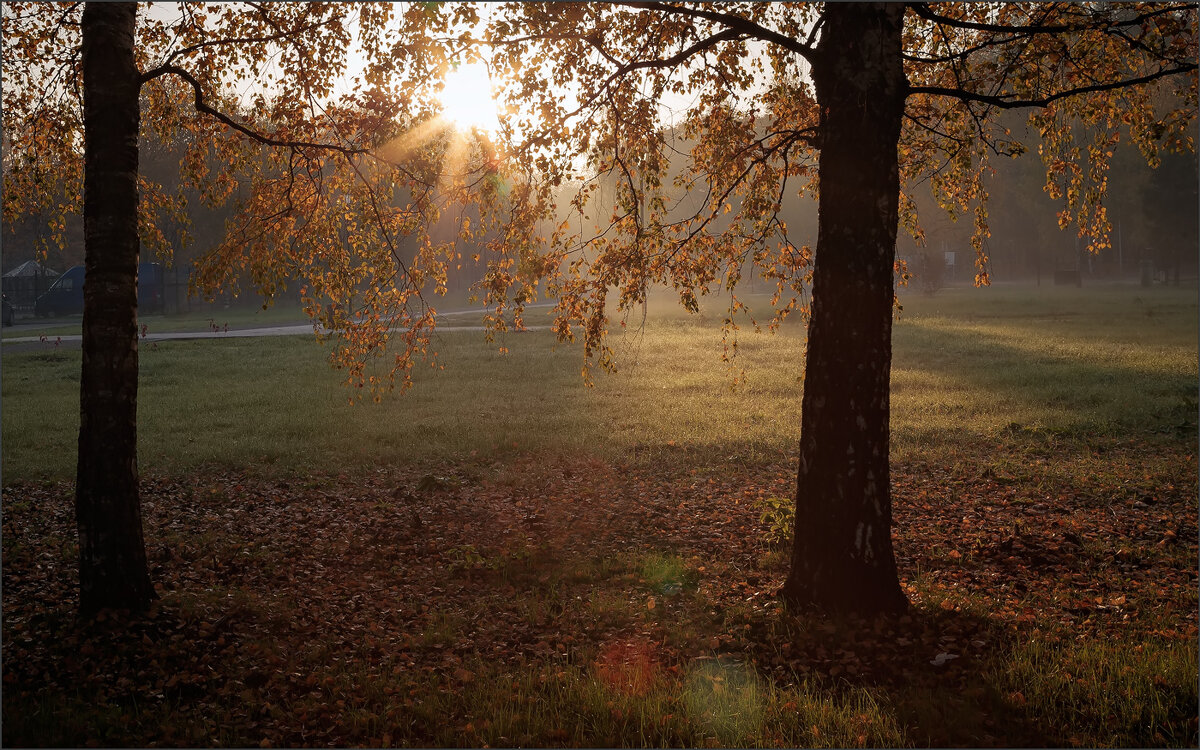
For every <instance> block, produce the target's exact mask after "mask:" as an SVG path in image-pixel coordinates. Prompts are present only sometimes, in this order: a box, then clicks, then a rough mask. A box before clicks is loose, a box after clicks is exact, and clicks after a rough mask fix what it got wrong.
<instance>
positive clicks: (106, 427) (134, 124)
mask: <svg viewBox="0 0 1200 750" xmlns="http://www.w3.org/2000/svg"><path fill="white" fill-rule="evenodd" d="M136 17H137V10H136V5H135V4H134V3H103V2H89V3H88V4H87V5H86V7H85V8H84V11H83V20H82V29H81V30H82V36H83V49H82V54H83V127H84V138H83V143H84V187H83V190H84V197H83V222H84V256H85V261H84V262H85V268H86V272H85V280H84V285H83V372H82V378H81V382H80V389H79V390H80V405H79V416H80V420H79V459H78V466H77V473H76V479H75V517H76V523H77V525H78V531H79V610H80V613H81V614H84V615H87V614H91V613H94V612H95V611H97V610H99V609H101V608H106V607H107V608H114V609H131V610H139V609H144V608H145V607H146V606H147V605H149V603H150V602H151V601H152V600H153V599H154V589H153V587H152V586H151V585H150V575H149V571H148V569H147V566H146V549H145V543H144V541H143V538H142V512H141V501H140V498H139V496H138V472H137V386H138V346H137V268H138V233H137V210H138V188H137V175H138V121H139V118H140V111H139V103H138V91H139V88H140V84H139V80H138V77H139V72H138V69H137V64H136V62H135V60H134V48H133V45H134V25H135V23H136Z"/></svg>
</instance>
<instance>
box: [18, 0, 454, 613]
mask: <svg viewBox="0 0 1200 750" xmlns="http://www.w3.org/2000/svg"><path fill="white" fill-rule="evenodd" d="M392 12H393V6H391V5H388V4H377V5H343V4H338V3H332V4H325V5H310V4H304V5H293V4H269V3H267V4H255V3H251V4H248V5H238V6H234V5H216V6H212V5H192V4H179V5H161V4H160V5H152V6H148V7H143V8H142V9H140V10H138V9H137V8H135V6H134V5H133V4H109V3H87V4H81V3H74V4H61V5H50V4H41V3H6V4H5V5H4V7H3V32H4V45H5V78H4V83H3V97H4V114H3V117H4V133H5V138H6V145H7V146H8V148H6V149H5V153H4V214H5V220H6V223H10V222H12V221H14V220H15V219H17V217H20V216H29V215H32V214H41V215H43V216H49V217H50V222H51V226H52V227H59V228H60V229H59V231H58V232H57V233H56V234H55V235H54V236H53V238H54V239H58V240H59V241H61V240H62V238H63V232H62V229H61V227H64V226H65V225H66V219H65V218H64V217H66V216H68V215H70V214H72V213H77V212H79V211H80V210H82V213H83V215H84V226H85V229H84V245H85V252H84V254H85V263H86V268H87V275H86V283H85V286H84V292H85V297H84V318H83V366H82V378H81V385H80V433H79V463H78V466H79V468H78V475H77V481H76V517H77V520H78V526H79V548H80V558H79V563H80V609H81V611H82V612H84V613H89V612H93V611H95V610H98V609H100V608H103V607H120V608H132V609H138V608H142V607H144V606H146V605H147V604H148V603H149V601H150V600H151V599H152V597H153V589H152V587H151V584H150V581H149V577H148V575H147V572H146V561H145V553H144V544H143V541H142V530H141V512H140V503H139V496H138V469H137V440H136V435H137V353H138V349H137V308H136V305H137V294H136V290H137V264H138V259H139V245H143V246H146V247H148V248H150V249H152V250H154V251H155V252H157V253H159V254H160V255H166V256H169V255H170V254H171V252H172V251H173V250H174V246H175V245H176V244H177V243H178V242H180V241H181V240H186V238H187V234H188V232H187V231H186V230H187V227H186V224H187V217H188V210H187V207H188V204H189V200H195V198H196V197H199V199H200V201H201V202H203V203H204V204H206V205H208V206H209V207H217V206H220V205H222V204H224V203H226V202H230V203H231V204H232V207H233V217H232V219H231V220H230V224H229V231H228V232H227V233H226V234H225V235H224V240H223V241H222V242H221V243H220V244H219V245H218V246H217V247H216V248H215V249H214V250H213V251H212V252H210V253H208V254H207V255H206V256H205V259H204V262H203V264H202V268H201V269H200V273H199V275H198V276H197V277H196V278H197V283H198V286H199V288H201V289H203V290H209V291H211V290H212V289H215V288H217V287H218V286H220V285H225V286H227V287H233V288H234V289H235V290H236V289H237V288H238V286H239V283H241V284H245V285H248V286H250V287H251V288H254V289H256V290H257V291H258V292H260V293H262V294H263V295H264V297H265V298H266V299H267V303H268V304H269V303H270V300H271V299H272V298H273V297H274V295H276V294H278V293H279V292H281V291H282V290H283V289H284V288H285V287H286V284H287V282H288V280H290V279H299V280H300V283H301V294H302V296H303V299H304V301H305V306H306V309H307V311H308V312H309V313H310V314H311V315H312V316H313V317H314V319H316V320H319V321H320V322H322V323H324V324H325V325H326V326H328V327H329V328H331V329H334V330H336V331H337V334H336V335H335V336H334V342H335V346H334V348H333V353H332V355H331V358H332V360H333V361H334V363H335V364H338V365H342V366H346V367H348V368H349V380H350V382H351V383H352V384H354V385H357V386H358V387H360V388H361V387H363V385H364V383H365V382H371V383H373V384H374V385H376V386H377V387H378V388H386V387H389V386H390V385H391V384H392V383H393V382H396V376H397V375H399V382H400V383H402V384H407V382H408V380H407V376H408V372H409V370H410V369H411V367H412V366H413V360H414V358H418V357H419V356H420V355H422V354H424V353H425V352H426V347H427V342H428V330H429V328H430V327H431V325H432V322H433V317H434V314H435V311H434V310H433V309H432V308H431V307H429V306H428V305H427V304H426V303H425V301H424V297H423V295H422V292H423V291H424V292H428V291H433V290H436V289H438V288H444V283H445V277H446V266H447V257H448V256H447V252H448V251H447V250H446V248H445V247H444V246H441V245H437V244H435V243H433V242H432V241H430V239H429V235H428V232H427V231H426V229H427V227H428V226H429V225H430V224H431V223H434V222H436V221H437V220H438V218H439V216H440V214H441V212H442V210H443V208H444V207H445V206H447V205H449V202H451V201H452V200H453V191H452V190H447V189H440V190H438V189H437V187H438V184H439V182H440V181H441V177H440V172H439V170H440V168H441V164H442V162H443V161H444V158H443V157H445V155H446V154H447V153H448V137H447V135H446V132H445V131H446V129H445V126H444V124H440V123H439V122H438V121H437V120H436V119H435V114H436V112H435V108H436V103H435V100H433V99H428V98H427V99H424V100H422V99H420V98H417V97H414V96H412V95H410V93H408V92H410V91H412V90H414V87H413V86H411V82H410V81H408V80H407V79H406V74H405V70H406V68H405V63H406V59H407V58H408V57H409V56H411V55H416V54H420V44H419V41H418V42H413V43H409V44H407V46H406V45H404V44H401V43H400V41H399V40H398V39H397V38H396V37H395V35H394V34H393V33H392V31H389V29H390V28H394V26H395V24H394V23H392V20H393V18H392ZM407 12H410V13H418V14H420V13H424V12H425V9H423V8H422V7H420V6H414V7H410V8H408V11H407ZM148 136H152V137H151V138H149V141H150V142H152V143H156V144H169V145H170V146H171V147H172V148H173V149H176V150H177V153H178V160H177V166H176V170H175V173H177V177H175V175H172V176H173V177H175V179H172V180H171V181H170V183H171V184H169V185H166V186H164V184H163V183H161V182H156V181H154V180H153V179H151V178H150V176H148V175H146V174H139V169H138V154H139V142H140V141H141V140H146V139H147V137H148ZM398 136H403V137H399V138H398ZM160 174H161V171H160ZM168 224H170V226H168ZM171 234H173V235H174V237H171V236H168V235H171ZM402 238H407V243H406V244H405V245H404V247H406V248H408V250H406V251H405V252H402V251H401V245H402V243H401V239H402ZM363 290H366V291H365V292H364V291H363ZM391 328H398V329H400V332H401V333H400V334H399V335H398V337H397V338H398V340H399V344H398V345H397V346H393V347H392V349H391V350H390V351H388V352H387V354H388V357H389V361H388V362H387V364H386V367H384V369H383V370H382V372H381V373H379V374H376V373H374V372H372V371H370V370H369V369H368V363H369V362H371V361H372V359H373V358H375V357H378V356H379V355H381V354H382V353H383V352H384V351H385V350H386V349H387V343H388V341H389V338H390V336H391V334H390V333H389V329H391Z"/></svg>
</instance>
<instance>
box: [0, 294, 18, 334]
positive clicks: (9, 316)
mask: <svg viewBox="0 0 1200 750" xmlns="http://www.w3.org/2000/svg"><path fill="white" fill-rule="evenodd" d="M2 296H3V297H4V300H3V303H2V304H0V308H2V309H3V320H2V324H3V325H6V326H10V325H12V324H13V318H15V317H16V315H15V311H14V310H13V306H12V303H11V302H9V301H8V295H7V294H5V295H2Z"/></svg>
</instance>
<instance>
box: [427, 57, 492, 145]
mask: <svg viewBox="0 0 1200 750" xmlns="http://www.w3.org/2000/svg"><path fill="white" fill-rule="evenodd" d="M441 100H442V117H444V118H445V119H446V120H447V121H448V122H450V123H451V124H453V125H454V126H455V127H456V128H457V129H459V130H462V131H469V130H472V129H478V130H482V131H484V132H485V133H488V134H494V133H495V132H496V131H497V130H499V129H500V122H499V120H498V119H497V117H496V100H495V99H494V98H492V81H491V78H490V77H489V76H488V71H487V67H486V66H484V65H483V64H482V63H466V64H463V65H459V66H457V67H456V68H454V69H453V70H451V71H450V72H449V73H447V74H446V80H445V85H444V87H443V88H442V94H441Z"/></svg>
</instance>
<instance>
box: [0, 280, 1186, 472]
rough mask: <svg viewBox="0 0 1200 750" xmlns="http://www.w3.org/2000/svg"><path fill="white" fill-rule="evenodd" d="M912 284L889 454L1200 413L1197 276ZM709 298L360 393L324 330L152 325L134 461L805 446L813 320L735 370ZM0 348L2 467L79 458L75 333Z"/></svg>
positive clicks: (651, 457) (1170, 425)
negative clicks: (590, 346)
mask: <svg viewBox="0 0 1200 750" xmlns="http://www.w3.org/2000/svg"><path fill="white" fill-rule="evenodd" d="M903 299H904V311H903V313H902V315H901V316H900V318H899V320H898V321H897V322H896V324H895V332H894V342H895V344H894V348H895V352H894V362H893V378H892V383H893V386H892V406H893V413H892V454H893V459H894V460H907V459H921V458H922V457H924V458H929V459H931V460H932V459H936V460H937V461H939V462H943V463H950V464H954V463H955V462H957V461H960V460H967V459H968V458H970V459H972V460H973V459H975V458H978V456H979V454H980V452H981V451H983V452H985V453H986V452H988V451H990V447H991V446H994V445H996V444H1002V445H1012V446H1018V445H1019V450H1018V449H1017V448H1014V450H1018V453H1020V452H1022V451H1023V452H1025V453H1029V452H1031V451H1032V452H1036V450H1037V447H1038V445H1044V446H1047V447H1048V449H1054V450H1057V449H1058V448H1059V447H1061V445H1062V444H1070V445H1075V446H1078V447H1080V449H1081V451H1082V453H1087V451H1086V450H1084V449H1086V448H1088V447H1089V446H1090V447H1093V448H1094V447H1096V446H1103V445H1105V444H1109V443H1113V442H1114V441H1117V440H1119V439H1123V438H1128V437H1131V436H1136V437H1137V438H1138V439H1139V440H1149V441H1151V442H1153V441H1156V440H1177V439H1178V437H1179V435H1180V433H1181V431H1182V432H1183V433H1187V431H1188V430H1191V431H1192V432H1194V426H1195V417H1196V405H1195V403H1196V381H1197V354H1196V351H1197V350H1196V336H1197V312H1196V310H1197V307H1196V292H1195V290H1194V289H1191V290H1188V289H1184V290H1177V289H1165V288H1152V289H1142V288H1141V287H1133V286H1130V287H1117V286H1114V287H1110V288H1101V289H1084V290H1082V291H1081V290H1076V289H1069V290H1064V289H1062V288H1054V287H1043V288H1042V289H1040V290H1038V289H1017V288H990V289H947V290H944V291H942V292H941V293H939V294H938V295H937V296H935V297H932V298H926V297H923V296H921V295H919V294H907V295H905V297H904V298H903ZM751 301H752V302H754V301H755V300H754V299H752V300H751ZM718 312H719V311H718ZM716 319H718V314H717V312H710V313H709V314H708V315H704V316H700V317H688V316H683V315H681V314H679V313H678V311H677V310H676V309H675V308H671V307H670V306H669V305H666V304H665V303H664V306H663V307H662V308H659V307H657V306H656V307H654V308H652V314H651V317H650V320H649V322H648V324H647V326H646V328H645V330H644V332H636V333H635V332H631V333H627V334H623V335H622V334H615V335H614V340H613V343H614V345H615V348H616V350H617V353H618V358H619V364H620V367H621V370H620V372H618V373H617V374H615V375H605V374H598V375H597V377H596V385H595V387H594V388H588V387H587V386H585V385H584V383H583V382H582V380H581V378H580V376H579V367H580V365H581V354H580V351H579V348H578V347H575V346H571V345H557V346H556V344H555V342H554V339H553V336H552V335H551V334H550V333H549V332H545V331H542V332H531V333H523V334H508V335H506V336H505V337H504V340H503V341H502V342H499V343H498V344H497V345H495V346H489V345H488V344H486V343H485V342H484V341H483V338H482V334H480V333H478V332H469V331H468V332H447V333H443V334H440V335H439V336H438V338H437V341H436V344H435V347H436V349H437V351H438V352H439V357H438V362H439V363H440V364H441V365H443V366H444V368H445V369H444V370H441V371H435V370H432V369H429V368H421V367H418V373H417V377H416V380H417V383H416V387H415V388H414V389H413V390H412V391H411V392H408V393H404V394H400V393H393V394H391V395H389V396H388V397H386V398H385V400H384V402H383V403H382V404H378V405H376V404H371V403H358V404H355V405H351V404H350V403H349V400H350V396H351V395H353V394H352V393H351V392H350V391H349V390H348V389H347V388H346V387H344V386H343V385H342V384H341V380H342V378H341V376H340V374H339V373H338V372H336V371H334V370H332V369H331V368H330V367H329V366H328V365H327V363H326V361H325V355H326V353H327V349H324V348H322V347H321V346H319V345H317V344H316V343H314V342H313V341H312V340H311V339H310V338H308V337H283V338H262V339H228V340H218V341H213V340H205V341H170V342H160V343H158V345H157V346H143V347H142V352H141V386H140V394H139V440H140V443H139V445H140V449H139V450H140V459H139V460H140V465H141V467H142V468H143V469H144V470H150V471H162V472H167V473H175V472H185V471H189V470H192V469H194V468H195V467H197V466H202V465H209V464H212V465H218V466H226V467H231V468H238V469H244V470H250V471H263V472H267V473H284V474H290V473H307V472H310V471H312V470H325V471H336V470H339V469H342V468H355V467H359V468H361V467H365V466H371V465H378V464H380V463H387V462H394V461H399V462H407V461H413V460H424V459H433V460H441V459H448V458H456V457H457V458H462V457H466V456H470V455H472V454H474V455H484V456H488V455H500V456H502V455H507V454H509V453H512V452H514V451H542V452H549V453H556V452H561V453H566V454H572V455H575V454H579V453H584V454H591V455H596V456H598V457H601V458H606V459H611V458H618V457H619V458H622V459H626V460H635V461H651V462H653V461H656V460H659V459H660V458H662V457H664V456H669V455H677V454H678V453H679V452H680V451H687V452H689V453H693V454H698V455H703V456H705V457H706V458H707V459H708V461H709V462H710V463H712V464H714V466H716V465H722V464H728V463H733V464H738V465H745V464H751V465H753V464H755V463H757V462H760V461H763V460H773V459H775V458H777V457H778V456H779V455H780V454H788V453H790V452H792V451H793V450H794V447H795V444H796V440H797V437H798V431H799V416H800V396H801V388H800V384H799V379H800V375H801V372H802V364H803V336H802V333H803V331H802V328H801V326H800V325H798V324H789V325H787V326H785V328H784V329H783V330H782V331H781V332H780V333H778V334H775V335H768V334H754V333H751V332H743V333H742V336H741V343H740V347H739V352H740V353H739V357H738V359H737V360H736V364H735V367H736V368H744V369H745V370H746V374H747V377H748V381H747V383H746V384H745V385H743V386H740V387H736V388H735V387H733V381H734V377H735V375H736V371H735V370H731V369H730V368H729V367H728V366H726V365H725V364H724V363H722V362H721V361H720V359H719V353H720V349H721V343H720V331H719V326H718V325H717V324H716V323H714V320H716ZM501 343H502V344H503V345H504V346H505V347H507V349H508V352H507V354H502V353H500V352H499V351H498V350H497V347H498V346H499V345H500V344H501ZM2 364H3V370H2V378H3V391H2V395H3V408H4V418H3V444H4V465H3V472H4V477H5V479H6V481H7V480H13V479H21V478H37V477H45V478H68V477H70V476H72V475H73V472H74V462H75V457H74V445H75V441H76V432H77V429H78V392H77V390H78V386H77V384H78V373H79V367H80V364H79V353H78V350H73V349H69V348H65V347H64V348H62V349H46V350H44V351H34V352H12V353H10V352H5V354H4V357H3V363H2ZM1082 453H1081V456H1080V460H1081V461H1086V460H1088V459H1087V456H1086V455H1082ZM1018 458H1019V459H1020V460H1018V461H1016V462H1015V464H1014V465H1013V466H1011V467H1009V468H1011V469H1012V470H1014V471H1019V470H1020V469H1021V468H1022V466H1023V465H1024V463H1025V461H1024V458H1023V457H1021V456H1018ZM996 460H1000V459H996ZM1000 468H1004V467H1000Z"/></svg>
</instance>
